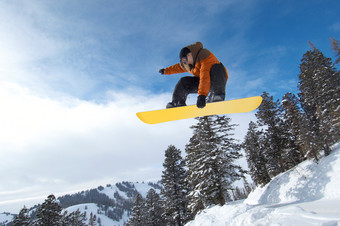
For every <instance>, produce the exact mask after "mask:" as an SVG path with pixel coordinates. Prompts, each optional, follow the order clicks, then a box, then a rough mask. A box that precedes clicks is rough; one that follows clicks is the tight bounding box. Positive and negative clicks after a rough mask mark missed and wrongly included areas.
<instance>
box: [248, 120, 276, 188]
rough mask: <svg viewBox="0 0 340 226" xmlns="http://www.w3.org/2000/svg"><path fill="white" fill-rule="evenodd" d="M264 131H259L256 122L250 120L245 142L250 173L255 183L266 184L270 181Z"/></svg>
mask: <svg viewBox="0 0 340 226" xmlns="http://www.w3.org/2000/svg"><path fill="white" fill-rule="evenodd" d="M264 145H265V144H264V138H263V133H262V132H260V131H258V127H257V125H256V123H254V122H252V121H251V122H250V123H249V127H248V132H247V134H246V136H245V140H244V142H243V148H244V150H245V152H246V159H247V163H248V168H249V174H250V176H251V179H252V180H253V182H254V183H255V185H265V184H267V183H268V182H269V181H270V176H269V173H268V169H267V160H266V159H265V157H264V154H263V150H264Z"/></svg>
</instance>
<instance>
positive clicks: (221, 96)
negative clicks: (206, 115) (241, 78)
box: [212, 94, 225, 102]
mask: <svg viewBox="0 0 340 226" xmlns="http://www.w3.org/2000/svg"><path fill="white" fill-rule="evenodd" d="M224 99H225V94H221V95H214V97H213V98H212V102H218V101H224Z"/></svg>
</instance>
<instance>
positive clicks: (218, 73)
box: [159, 42, 228, 108]
mask: <svg viewBox="0 0 340 226" xmlns="http://www.w3.org/2000/svg"><path fill="white" fill-rule="evenodd" d="M179 58H180V63H178V64H175V65H173V66H170V67H167V68H163V69H160V70H159V73H161V74H165V75H171V74H176V73H184V72H190V73H191V74H193V75H194V76H185V77H182V78H181V79H180V80H179V81H178V83H177V85H176V87H175V90H174V92H173V95H172V102H170V103H168V104H167V105H166V108H173V107H180V106H186V99H187V96H188V95H189V94H190V93H198V98H197V104H196V105H197V107H198V108H204V107H205V105H206V99H207V96H208V95H209V93H210V96H209V100H208V101H209V102H216V101H223V100H224V99H225V86H226V83H227V80H228V72H227V69H226V68H225V67H224V66H223V64H222V63H220V62H219V61H218V60H217V58H216V57H215V55H214V54H212V53H211V52H210V51H209V50H207V49H205V48H203V44H202V43H201V42H196V43H194V44H192V45H188V46H186V47H184V48H183V49H182V50H181V51H180V54H179Z"/></svg>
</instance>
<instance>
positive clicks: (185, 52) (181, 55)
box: [179, 47, 191, 60]
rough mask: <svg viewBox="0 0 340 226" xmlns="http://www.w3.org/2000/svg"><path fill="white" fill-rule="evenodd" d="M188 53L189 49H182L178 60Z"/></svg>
mask: <svg viewBox="0 0 340 226" xmlns="http://www.w3.org/2000/svg"><path fill="white" fill-rule="evenodd" d="M190 52H191V51H190V49H188V48H187V47H184V48H183V49H181V52H180V53H179V59H180V60H181V59H182V58H183V57H186V56H187V55H188V53H190Z"/></svg>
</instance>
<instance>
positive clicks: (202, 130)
mask: <svg viewBox="0 0 340 226" xmlns="http://www.w3.org/2000/svg"><path fill="white" fill-rule="evenodd" d="M197 120H198V123H197V124H196V125H194V126H192V127H191V128H192V129H193V130H194V134H193V136H192V137H191V138H190V141H189V144H188V145H187V146H186V152H187V156H186V163H187V167H188V174H187V181H188V183H189V187H190V190H191V192H190V193H189V195H188V198H189V209H190V211H191V212H192V213H193V214H194V215H196V213H197V212H198V211H200V210H202V209H204V208H206V207H208V206H210V205H224V204H225V203H226V202H228V201H231V197H230V194H229V191H231V189H232V187H231V184H232V183H233V182H234V181H235V180H238V179H240V178H241V176H242V173H243V171H242V169H241V167H240V166H238V165H236V164H234V163H233V162H234V161H235V160H236V159H238V158H239V157H240V156H241V155H240V153H239V150H240V146H238V145H237V144H236V143H235V141H234V140H233V139H232V138H230V135H231V134H230V131H231V130H233V129H234V126H235V125H230V124H229V123H230V119H229V118H227V117H225V116H206V117H200V118H197Z"/></svg>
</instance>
